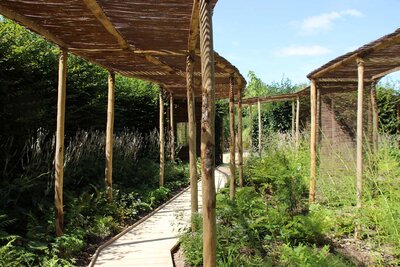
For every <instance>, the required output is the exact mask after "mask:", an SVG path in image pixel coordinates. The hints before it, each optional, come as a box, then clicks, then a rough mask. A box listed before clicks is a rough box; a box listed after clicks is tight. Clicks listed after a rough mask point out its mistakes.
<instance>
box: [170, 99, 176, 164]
mask: <svg viewBox="0 0 400 267" xmlns="http://www.w3.org/2000/svg"><path fill="white" fill-rule="evenodd" d="M169 114H170V115H169V122H170V126H169V127H170V138H171V161H172V164H174V162H175V127H174V126H175V125H174V96H173V95H172V94H170V95H169Z"/></svg>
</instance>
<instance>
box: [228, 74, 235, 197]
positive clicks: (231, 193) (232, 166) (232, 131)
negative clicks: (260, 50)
mask: <svg viewBox="0 0 400 267" xmlns="http://www.w3.org/2000/svg"><path fill="white" fill-rule="evenodd" d="M229 85H230V88H229V133H230V136H229V170H230V183H229V197H230V199H231V200H233V199H234V198H235V164H236V159H235V154H236V151H235V148H236V146H235V88H234V78H233V77H232V76H231V77H230V79H229Z"/></svg>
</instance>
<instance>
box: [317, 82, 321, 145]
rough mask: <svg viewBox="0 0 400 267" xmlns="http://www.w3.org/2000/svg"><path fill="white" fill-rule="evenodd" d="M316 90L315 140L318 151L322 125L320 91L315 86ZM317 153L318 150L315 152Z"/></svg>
mask: <svg viewBox="0 0 400 267" xmlns="http://www.w3.org/2000/svg"><path fill="white" fill-rule="evenodd" d="M316 90H317V116H316V120H317V122H316V124H317V138H316V139H317V141H316V146H317V151H318V143H320V142H321V138H322V127H321V91H320V90H319V89H318V88H316ZM317 153H318V152H317Z"/></svg>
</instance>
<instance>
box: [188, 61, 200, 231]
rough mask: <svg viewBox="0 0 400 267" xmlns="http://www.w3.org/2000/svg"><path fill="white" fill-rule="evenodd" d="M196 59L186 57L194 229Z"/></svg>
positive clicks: (196, 194) (191, 200)
mask: <svg viewBox="0 0 400 267" xmlns="http://www.w3.org/2000/svg"><path fill="white" fill-rule="evenodd" d="M193 68H194V61H193V59H192V57H191V56H188V57H187V58H186V83H187V105H188V122H189V166H190V203H191V211H192V216H191V218H192V230H195V229H194V225H193V219H194V214H195V213H197V212H198V210H199V205H198V200H197V198H198V193H197V165H196V158H197V155H196V115H195V114H196V110H195V101H194V79H193Z"/></svg>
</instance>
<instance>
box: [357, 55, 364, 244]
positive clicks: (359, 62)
mask: <svg viewBox="0 0 400 267" xmlns="http://www.w3.org/2000/svg"><path fill="white" fill-rule="evenodd" d="M357 72H358V92H357V94H358V96H357V182H356V184H357V186H356V188H357V210H358V211H359V212H360V211H361V209H362V194H363V154H362V153H363V149H362V146H363V101H364V99H363V98H364V61H363V60H362V59H360V58H358V59H357ZM359 233H360V224H359V223H357V226H356V232H355V236H356V238H357V236H358V235H359Z"/></svg>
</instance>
